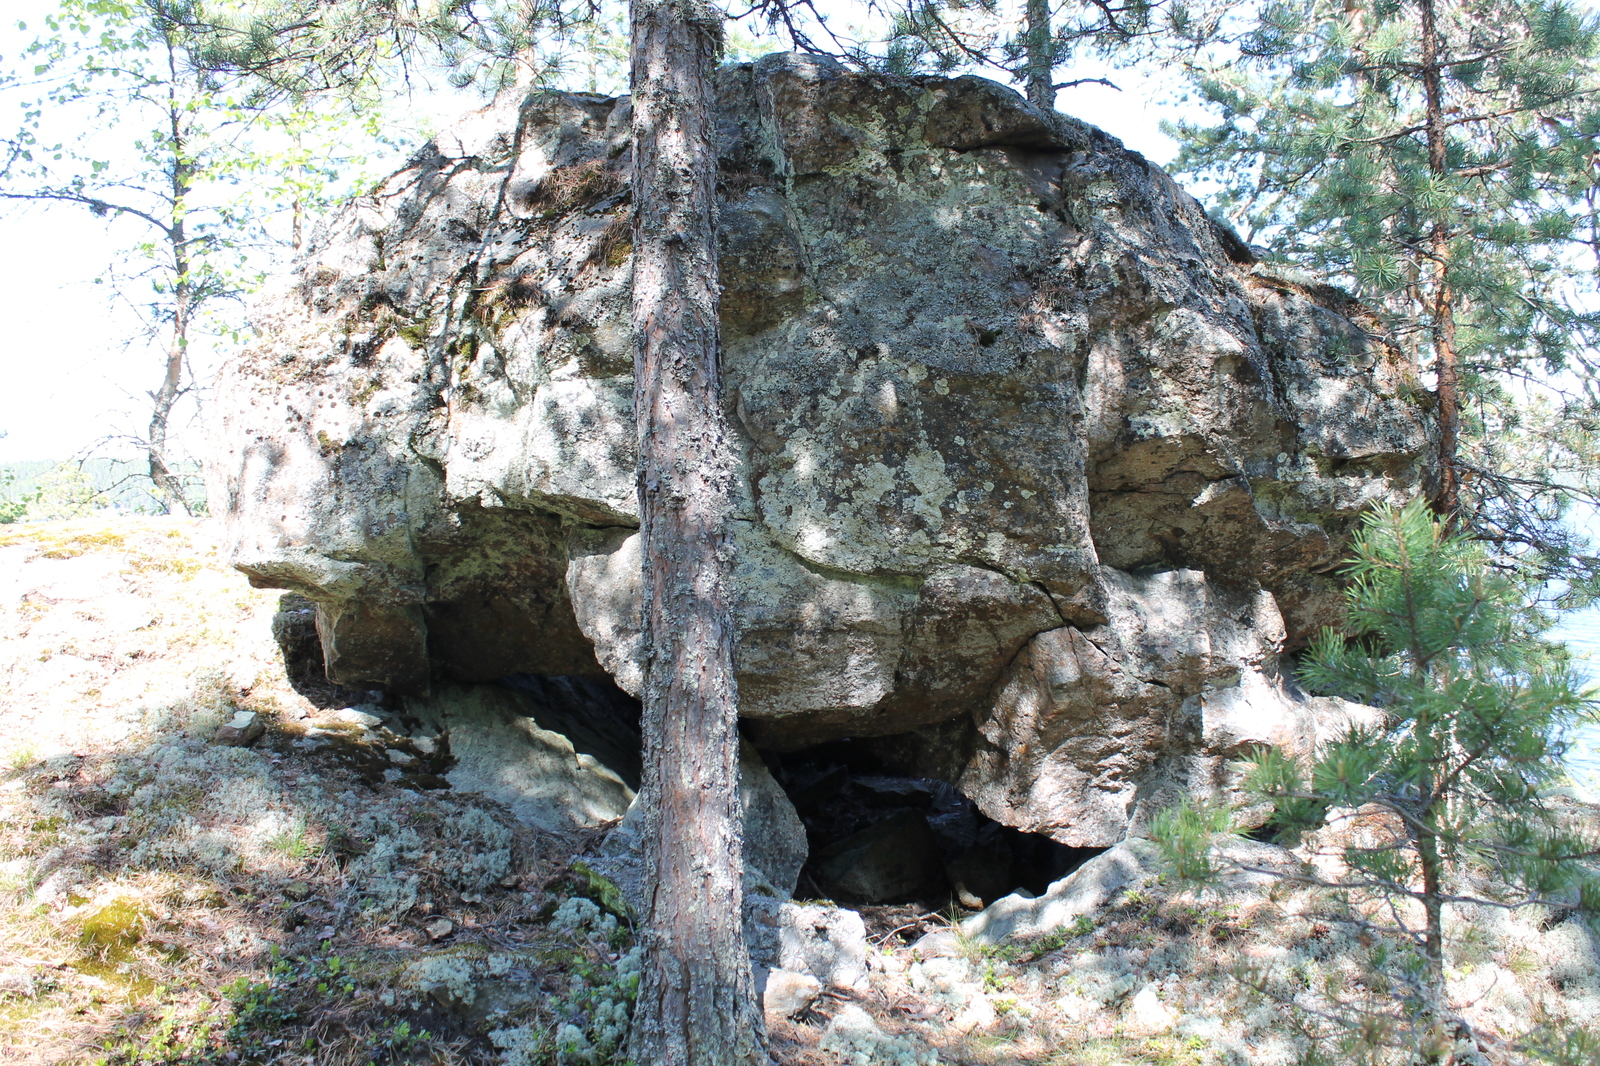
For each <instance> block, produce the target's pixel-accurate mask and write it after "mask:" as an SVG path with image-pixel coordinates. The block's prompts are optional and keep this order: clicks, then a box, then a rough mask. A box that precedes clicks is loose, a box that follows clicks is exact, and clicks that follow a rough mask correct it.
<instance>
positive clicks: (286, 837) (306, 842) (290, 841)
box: [267, 818, 316, 859]
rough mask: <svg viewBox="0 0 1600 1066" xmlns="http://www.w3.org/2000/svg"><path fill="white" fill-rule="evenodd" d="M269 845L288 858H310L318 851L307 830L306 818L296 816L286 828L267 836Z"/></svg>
mask: <svg viewBox="0 0 1600 1066" xmlns="http://www.w3.org/2000/svg"><path fill="white" fill-rule="evenodd" d="M267 847H268V848H270V849H272V850H273V851H275V852H277V853H278V854H279V855H282V856H283V857H284V858H286V859H309V858H310V857H311V856H312V855H313V854H315V852H316V846H315V845H314V844H313V843H312V841H311V838H310V836H309V835H308V834H307V831H306V822H305V819H304V818H296V819H295V820H294V821H293V822H291V823H290V824H289V825H288V826H287V827H286V828H284V829H282V830H280V831H279V832H276V833H274V834H273V835H272V836H270V837H268V838H267Z"/></svg>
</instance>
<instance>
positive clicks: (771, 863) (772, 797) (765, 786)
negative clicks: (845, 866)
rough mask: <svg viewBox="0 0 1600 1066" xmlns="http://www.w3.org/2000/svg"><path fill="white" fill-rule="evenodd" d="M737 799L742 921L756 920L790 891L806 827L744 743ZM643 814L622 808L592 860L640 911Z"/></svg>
mask: <svg viewBox="0 0 1600 1066" xmlns="http://www.w3.org/2000/svg"><path fill="white" fill-rule="evenodd" d="M739 799H740V802H741V803H742V804H743V807H744V864H745V872H744V893H745V904H746V907H745V909H746V912H747V913H746V915H745V921H746V924H747V925H749V924H751V923H756V924H757V925H759V924H760V923H761V922H762V920H763V917H764V916H765V915H766V912H767V911H773V910H774V908H775V907H776V905H777V904H778V903H780V902H782V901H783V900H787V899H789V898H790V897H791V896H793V895H794V889H795V883H796V881H797V880H798V879H799V877H800V868H801V867H802V866H804V865H805V863H806V856H807V854H808V852H807V848H808V844H807V841H806V828H805V826H804V825H803V824H802V823H801V821H800V816H799V815H798V814H796V813H795V809H794V805H793V804H792V803H790V802H789V797H788V796H787V795H786V794H785V793H784V791H783V788H782V786H780V785H779V784H778V782H777V781H776V780H774V779H773V777H772V773H771V772H770V771H769V770H768V769H767V766H766V763H765V762H764V761H763V760H762V758H761V753H760V752H758V751H756V750H755V748H753V747H752V746H751V745H749V744H748V743H746V744H744V745H743V747H742V748H741V749H740V752H739ZM643 813H644V812H643V809H642V808H641V807H640V806H639V804H638V803H634V804H633V805H632V806H630V807H628V808H627V810H626V816H625V817H623V819H622V822H621V823H620V824H619V825H618V826H617V827H616V828H615V829H613V830H612V831H611V832H610V833H608V834H607V835H606V839H605V842H604V843H603V844H602V845H601V855H600V857H599V858H598V859H597V860H595V862H594V866H595V868H596V869H597V870H599V871H600V872H601V873H603V874H605V875H606V876H607V877H609V878H610V879H611V880H612V881H615V882H616V884H617V887H618V888H619V889H621V891H622V894H623V897H624V898H625V899H626V900H627V901H628V905H629V906H630V907H632V908H634V910H635V911H637V912H640V913H643V910H644V906H645V902H646V900H647V899H648V898H649V880H648V870H649V867H648V864H647V863H646V860H645V854H644V850H645V848H644V841H643V840H642V839H641V837H640V832H641V829H642V825H643ZM773 921H775V919H773ZM769 924H770V923H769ZM758 935H759V934H758Z"/></svg>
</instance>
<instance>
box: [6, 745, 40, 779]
mask: <svg viewBox="0 0 1600 1066" xmlns="http://www.w3.org/2000/svg"><path fill="white" fill-rule="evenodd" d="M38 761H39V749H38V748H36V747H34V746H33V745H32V744H20V745H18V746H17V747H15V748H12V749H11V751H10V753H9V754H7V755H6V767H7V768H8V769H10V771H11V772H12V773H16V774H20V773H21V772H22V771H24V770H26V769H28V767H30V766H32V765H33V764H34V763H36V762H38Z"/></svg>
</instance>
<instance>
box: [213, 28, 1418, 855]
mask: <svg viewBox="0 0 1600 1066" xmlns="http://www.w3.org/2000/svg"><path fill="white" fill-rule="evenodd" d="M718 102H719V108H720V119H719V123H720V125H719V132H720V140H721V143H720V152H721V175H722V191H723V203H722V217H721V241H722V270H723V276H722V281H723V284H724V288H725V292H724V298H723V331H724V348H725V352H724V363H725V371H726V401H727V404H728V407H729V410H730V413H731V415H732V420H733V423H734V426H735V427H736V431H737V432H738V433H739V435H740V440H739V442H738V446H739V449H740V455H739V459H740V462H741V463H742V466H743V470H744V473H745V477H744V479H743V485H744V496H743V498H742V499H741V500H740V501H739V506H740V515H741V518H742V521H741V522H740V523H739V533H738V538H737V539H738V543H737V548H738V551H737V563H736V573H735V579H734V589H735V596H736V612H737V623H738V628H739V635H738V651H737V666H738V682H739V689H740V697H741V712H742V714H743V715H744V717H745V718H746V720H747V725H748V726H749V733H750V735H751V736H752V737H753V738H754V739H755V740H756V741H757V742H758V743H759V744H761V745H763V746H767V747H769V748H785V747H787V748H794V747H798V746H803V745H806V744H809V743H813V742H817V741H821V740H826V739H831V738H837V737H842V736H858V737H860V736H886V735H889V734H901V733H906V732H907V731H914V730H918V729H923V728H924V727H932V726H936V725H937V726H938V728H936V729H928V730H927V731H926V735H928V736H938V737H947V736H948V735H949V729H948V727H947V726H945V725H942V723H948V722H950V721H951V720H956V719H962V720H970V721H972V722H973V723H975V725H976V729H977V733H976V737H975V740H974V747H975V754H974V755H973V756H972V759H971V761H970V763H969V764H968V765H967V767H966V770H965V775H964V777H963V787H964V788H966V789H967V790H968V791H969V792H970V793H971V794H972V795H974V796H975V797H977V798H978V799H979V802H980V804H981V805H982V806H983V808H984V809H985V811H987V812H988V813H990V814H992V815H994V816H995V817H997V818H999V819H1000V820H1002V821H1006V822H1008V823H1010V824H1015V825H1027V826H1030V827H1039V828H1042V829H1045V830H1046V831H1049V832H1051V833H1052V834H1053V835H1055V836H1057V837H1058V839H1061V840H1063V841H1068V842H1071V843H1074V844H1084V845H1090V844H1094V845H1099V844H1108V843H1111V842H1113V841H1114V840H1116V839H1118V838H1119V837H1120V836H1121V835H1122V834H1123V833H1124V832H1125V831H1126V830H1127V828H1128V826H1129V824H1130V819H1133V818H1135V817H1136V811H1135V808H1136V807H1137V803H1138V800H1139V797H1140V796H1141V795H1145V794H1150V793H1151V789H1152V788H1154V787H1155V785H1156V784H1159V783H1160V782H1170V781H1178V782H1179V783H1180V784H1182V783H1183V782H1189V784H1187V785H1184V787H1191V788H1192V787H1199V786H1198V785H1197V784H1195V782H1196V781H1198V779H1199V778H1200V777H1203V776H1205V775H1204V774H1203V773H1201V772H1200V771H1199V770H1196V769H1195V767H1196V766H1198V765H1200V763H1197V762H1196V760H1200V762H1204V761H1205V760H1206V759H1211V760H1213V762H1215V761H1216V760H1217V759H1220V758H1221V757H1222V756H1221V755H1220V754H1219V753H1220V752H1221V751H1222V750H1223V747H1225V746H1226V743H1225V741H1223V740H1217V739H1216V738H1217V737H1220V736H1223V735H1224V734H1226V735H1228V736H1231V735H1232V734H1231V733H1229V732H1228V730H1227V729H1226V728H1223V727H1222V726H1221V725H1217V724H1216V723H1213V725H1212V726H1207V725H1206V723H1205V722H1204V721H1202V720H1201V719H1202V718H1203V714H1201V713H1200V712H1198V711H1196V710H1195V709H1196V708H1198V707H1200V706H1201V705H1202V704H1203V703H1204V702H1205V700H1206V699H1207V698H1208V696H1207V694H1208V693H1213V692H1221V691H1223V690H1224V689H1236V690H1237V693H1246V694H1250V693H1255V694H1258V695H1260V696H1261V698H1262V699H1263V700H1265V701H1266V703H1263V704H1260V706H1267V707H1269V711H1268V712H1264V713H1268V716H1269V717H1270V716H1271V715H1276V714H1280V712H1281V714H1282V715H1288V716H1289V717H1290V718H1293V717H1294V716H1295V715H1296V714H1301V713H1302V712H1303V711H1304V709H1305V708H1304V706H1303V704H1304V701H1300V700H1299V699H1298V697H1296V696H1295V695H1294V694H1293V693H1292V688H1291V687H1286V686H1285V685H1284V684H1283V683H1282V682H1281V681H1280V679H1279V676H1278V665H1277V664H1278V656H1279V654H1280V653H1281V652H1282V651H1283V650H1284V649H1285V648H1286V647H1294V646H1298V645H1301V644H1303V643H1304V642H1305V641H1306V640H1307V639H1308V637H1309V635H1310V634H1311V633H1312V632H1313V631H1314V630H1315V628H1316V627H1317V626H1319V625H1321V624H1323V623H1324V622H1326V621H1329V620H1331V619H1334V618H1336V617H1337V604H1338V595H1337V590H1336V589H1335V587H1334V586H1333V584H1332V581H1331V579H1330V578H1329V577H1327V576H1326V575H1327V574H1328V573H1329V572H1330V571H1331V569H1332V568H1334V567H1335V566H1336V565H1337V562H1338V560H1339V556H1340V551H1341V546H1342V544H1343V543H1344V537H1345V534H1346V532H1347V531H1348V529H1349V527H1350V525H1351V523H1352V522H1353V521H1354V519H1355V517H1356V516H1357V515H1359V513H1360V512H1361V511H1362V510H1363V509H1365V508H1367V507H1368V506H1370V505H1371V504H1372V503H1373V502H1374V501H1377V500H1385V499H1389V500H1397V499H1401V498H1404V497H1406V496H1408V495H1409V494H1410V493H1412V492H1413V491H1414V489H1415V486H1416V484H1417V483H1418V478H1419V473H1420V456H1422V455H1423V454H1425V452H1426V445H1427V440H1428V432H1429V431H1428V427H1427V424H1426V421H1425V418H1424V416H1423V413H1422V411H1421V410H1420V409H1419V407H1418V405H1417V399H1416V398H1417V397H1418V396H1419V395H1420V393H1419V392H1418V389H1417V386H1416V384H1415V375H1414V368H1412V367H1410V366H1407V365H1406V364H1405V363H1404V362H1403V361H1402V360H1401V358H1400V356H1399V355H1398V354H1396V351H1395V350H1394V349H1392V348H1391V347H1389V346H1387V345H1385V344H1384V343H1382V342H1381V340H1380V339H1378V338H1376V337H1375V336H1374V335H1372V334H1371V333H1369V329H1368V326H1367V324H1364V322H1363V320H1362V319H1361V318H1360V314H1361V312H1360V310H1359V308H1357V307H1356V306H1354V305H1353V304H1352V303H1351V302H1350V301H1349V300H1348V299H1347V298H1344V297H1342V296H1340V295H1339V294H1338V293H1336V292H1333V291H1331V290H1326V289H1322V288H1319V287H1317V286H1314V285H1309V284H1306V283H1304V282H1301V281H1295V280H1293V279H1286V278H1281V277H1276V276H1274V275H1273V274H1271V273H1270V272H1268V271H1266V270H1265V269H1264V268H1262V267H1260V266H1255V265H1251V264H1250V263H1248V262H1246V260H1248V259H1249V256H1248V253H1247V252H1245V251H1244V249H1242V248H1241V247H1240V246H1239V245H1238V242H1237V241H1236V240H1231V239H1230V238H1229V237H1228V236H1227V235H1225V234H1222V233H1221V232H1219V231H1218V229H1217V228H1216V227H1215V226H1214V225H1213V224H1212V223H1211V222H1210V221H1208V219H1207V218H1206V216H1205V214H1204V213H1203V211H1202V210H1201V208H1200V207H1199V205H1198V204H1197V203H1196V202H1195V201H1194V200H1193V199H1191V198H1190V197H1189V196H1187V195H1186V194H1184V193H1183V192H1182V191H1181V190H1180V189H1178V188H1177V187H1176V186H1175V185H1174V184H1173V182H1172V181H1171V180H1170V179H1169V178H1167V176H1166V175H1165V174H1163V173H1162V172H1161V171H1159V170H1157V169H1155V168H1153V167H1151V166H1150V165H1149V164H1148V163H1146V162H1145V161H1144V160H1143V159H1142V158H1140V157H1139V156H1137V155H1135V154H1133V153H1130V152H1127V151H1125V150H1123V149H1122V147H1121V146H1120V144H1119V143H1118V142H1117V141H1115V140H1114V139H1113V138H1111V137H1109V136H1107V135H1106V134H1104V133H1101V132H1100V131H1098V130H1094V129H1091V128H1089V127H1086V126H1084V125H1082V124H1080V123H1077V122H1075V121H1073V120H1071V119H1064V118H1062V117H1060V116H1047V115H1045V114H1043V113H1041V112H1039V111H1037V110H1035V109H1033V108H1032V107H1030V106H1029V105H1028V104H1026V103H1025V102H1024V101H1023V100H1022V99H1021V98H1020V97H1018V96H1017V95H1016V94H1014V93H1012V92H1011V91H1010V90H1008V89H1005V88H1003V87H1001V86H998V85H996V84H994V83H991V82H987V81H983V80H981V79H974V78H962V79H955V80H948V79H940V78H892V79H886V78H879V77H870V76H866V75H860V74H851V73H846V72H844V71H842V70H841V69H839V68H837V67H835V66H832V65H830V64H827V63H824V62H820V61H817V60H812V59H803V58H798V57H794V56H771V57H767V58H766V59H763V60H761V61H760V62H758V63H756V64H754V65H750V66H740V67H730V68H727V69H725V70H724V71H722V72H721V73H720V74H719V75H718ZM628 128H629V104H628V101H627V100H626V99H619V100H610V99H601V98H598V97H594V96H585V95H572V94H559V93H542V94H535V95H533V96H529V97H527V98H526V99H518V98H513V97H511V96H505V97H502V98H501V99H500V100H499V101H497V102H496V103H495V104H494V105H493V106H491V107H489V108H487V109H485V110H484V111H482V112H480V113H477V114H476V115H474V116H470V117H469V118H468V119H467V120H465V121H464V122H462V123H461V124H459V125H458V126H457V127H455V128H454V129H452V130H451V131H449V132H448V133H447V134H445V135H443V136H441V137H440V138H439V139H438V140H437V141H436V142H435V144H434V145H432V146H430V147H429V148H428V149H426V150H424V152H422V153H421V154H420V155H419V156H418V157H417V158H416V159H414V160H413V161H412V163H411V165H409V166H408V167H407V168H406V169H405V170H403V171H401V172H400V173H399V174H396V175H395V176H394V177H393V178H391V179H389V181H388V182H387V183H386V184H385V185H383V186H382V187H381V188H380V189H379V190H377V191H376V192H375V193H374V194H373V195H372V196H370V197H367V198H364V199H362V200H361V201H359V202H356V203H354V204H351V205H350V206H348V207H346V208H345V209H343V210H342V211H340V212H339V213H337V214H336V215H335V216H334V217H333V218H332V219H331V220H330V221H329V222H328V223H327V224H326V225H325V226H324V227H323V228H322V230H321V231H320V233H319V235H318V236H317V238H316V239H315V240H314V241H313V243H312V246H311V248H310V250H309V251H308V252H307V254H306V255H305V256H304V257H303V258H302V260H301V261H300V262H299V264H298V265H297V273H296V275H295V278H294V284H293V286H292V287H290V288H288V289H286V290H285V291H283V292H282V293H281V294H279V295H278V296H276V297H274V298H272V299H271V300H269V301H267V302H266V303H265V304H264V305H263V307H262V308H261V310H260V313H259V315H258V326H259V329H260V331H261V340H260V342H259V343H258V344H257V345H256V346H255V347H254V348H253V349H251V350H250V351H248V352H247V353H245V354H244V355H243V356H242V357H241V358H239V359H238V360H236V361H235V362H234V363H233V364H232V365H231V366H230V367H229V368H228V369H227V371H226V372H225V374H224V376H223V379H222V381H221V384H220V386H219V389H218V395H217V400H216V403H215V408H214V410H215V412H216V415H217V418H218V421H217V423H216V432H217V436H216V439H217V446H216V449H215V452H214V455H213V460H212V463H211V479H212V497H211V498H212V499H213V500H214V501H216V503H215V506H217V507H218V509H219V510H220V511H221V512H222V513H223V514H224V516H225V518H226V520H227V525H228V530H229V534H228V537H229V545H228V546H229V550H230V552H231V554H232V558H233V560H234V562H235V564H236V565H237V566H238V567H239V568H240V569H241V570H243V571H244V572H245V573H246V574H248V575H249V576H250V578H251V580H252V581H253V582H254V583H256V584H258V585H267V586H273V587H285V588H291V589H294V590H296V591H298V592H301V593H303V594H305V595H307V596H309V597H311V598H312V599H314V600H315V601H316V602H317V603H318V604H319V612H318V625H319V629H320V631H321V633H322V637H323V643H324V647H325V652H326V657H327V662H328V666H329V670H330V674H331V675H332V676H333V677H335V679H336V680H339V681H341V682H344V683H349V684H357V683H359V684H367V685H382V686H387V687H390V688H394V689H398V690H403V691H413V692H415V691H421V690H423V689H425V688H426V687H427V686H428V685H429V683H430V681H431V680H434V679H439V678H448V679H451V680H456V681H474V680H487V679H491V678H498V677H501V676H504V675H507V674H512V673H522V674H545V675H598V674H601V673H605V674H609V675H610V676H611V677H613V678H615V679H616V681H617V683H618V684H620V685H621V686H622V687H623V688H625V689H628V690H630V691H635V692H636V691H637V690H638V685H639V679H640V671H641V669H642V664H641V654H640V641H639V626H638V620H637V604H638V599H639V587H640V574H639V556H638V551H637V539H636V537H635V535H634V532H633V531H634V527H635V526H636V519H635V515H636V508H635V502H634V463H633V432H634V431H633V413H632V375H631V369H632V363H631V340H630V335H629V324H628V323H629V313H628V303H629V277H630V274H629V271H630V254H631V245H630V243H629V242H630V230H629V222H628V217H629V216H628V211H629V204H628V193H627V176H628V168H629V145H628ZM1230 248H1232V252H1231V255H1232V256H1233V258H1230V251H1229V249H1230ZM1237 693H1235V694H1234V695H1232V696H1229V697H1227V699H1225V700H1222V701H1221V703H1225V704H1227V706H1228V707H1230V708H1231V709H1230V710H1229V712H1228V714H1229V715H1231V716H1232V718H1231V719H1230V720H1232V719H1240V720H1254V719H1252V718H1251V713H1246V712H1241V711H1240V710H1239V706H1238V705H1239V703H1240V699H1241V698H1242V697H1240V696H1239V695H1238V694H1237ZM1253 699H1254V696H1251V697H1250V698H1249V699H1246V700H1245V702H1246V703H1250V705H1251V706H1256V705H1257V704H1255V703H1251V700H1253ZM1212 702H1213V703H1217V702H1218V701H1217V700H1213V701H1212ZM1219 705H1220V704H1219ZM1185 708H1188V710H1185ZM1252 713H1253V712H1252ZM1197 715H1199V717H1197ZM1241 715H1242V718H1241ZM1295 728H1300V727H1299V726H1296V727H1295ZM1268 732H1270V730H1269V731H1268ZM940 743H945V742H944V741H941V742H940ZM1219 745H1220V746H1219ZM1235 747H1237V745H1235ZM945 754H946V755H947V754H948V753H945ZM933 761H938V759H934V760H933ZM947 761H948V760H947Z"/></svg>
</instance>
